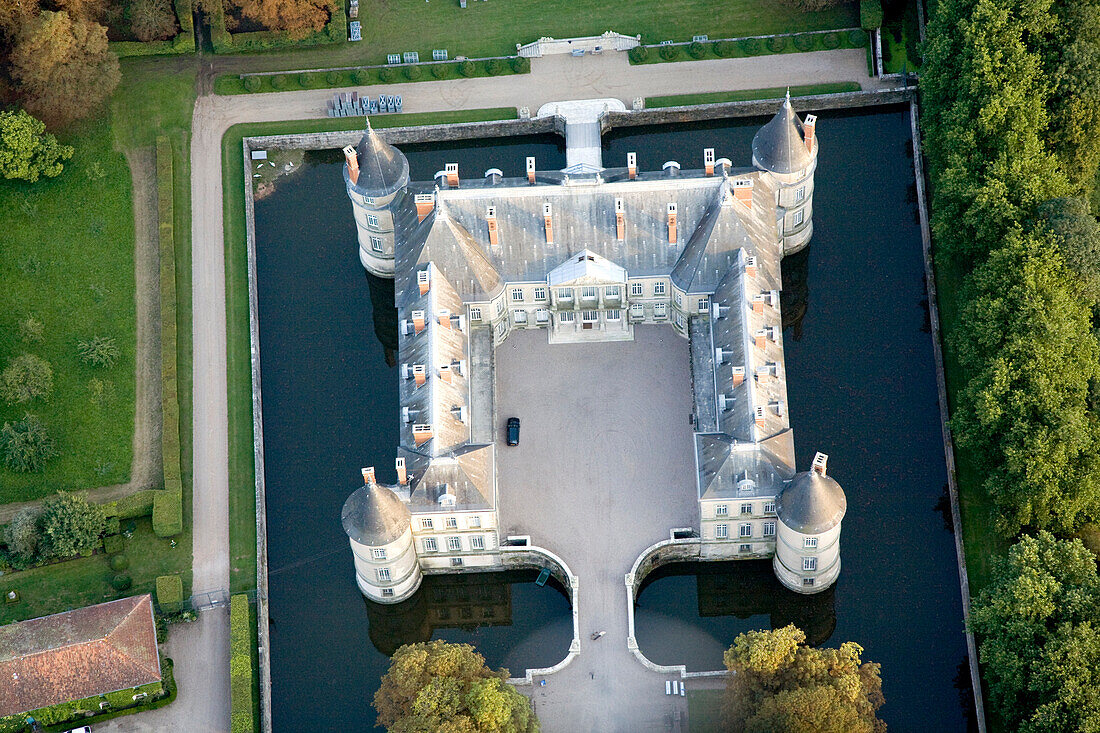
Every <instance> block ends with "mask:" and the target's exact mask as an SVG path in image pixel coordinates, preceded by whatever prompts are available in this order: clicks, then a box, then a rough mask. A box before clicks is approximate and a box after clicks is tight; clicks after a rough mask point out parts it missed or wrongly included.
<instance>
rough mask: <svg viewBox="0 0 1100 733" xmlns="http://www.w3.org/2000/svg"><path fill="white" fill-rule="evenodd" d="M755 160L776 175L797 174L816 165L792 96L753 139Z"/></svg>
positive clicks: (788, 97) (788, 96) (788, 95)
mask: <svg viewBox="0 0 1100 733" xmlns="http://www.w3.org/2000/svg"><path fill="white" fill-rule="evenodd" d="M752 157H753V159H754V160H755V161H756V162H757V163H758V164H759V165H760V166H761V167H762V168H766V169H768V170H770V171H772V172H774V173H794V172H795V171H799V170H802V169H803V168H805V167H806V166H808V165H809V164H810V163H812V162H813V155H812V154H811V153H810V151H809V150H807V149H806V142H805V140H804V139H803V137H802V121H801V120H799V119H798V115H797V114H795V111H794V108H793V107H791V95H790V92H788V93H787V99H786V100H785V101H784V102H783V104H782V106H780V108H779V111H778V112H777V113H776V114H775V117H773V118H772V119H771V120H770V121H769V122H768V123H767V124H766V125H764V126H763V127H761V128H760V130H759V131H758V132H757V133H756V135H755V136H754V137H753V139H752Z"/></svg>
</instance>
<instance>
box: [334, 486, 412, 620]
mask: <svg viewBox="0 0 1100 733" xmlns="http://www.w3.org/2000/svg"><path fill="white" fill-rule="evenodd" d="M363 482H364V485H363V486H360V487H359V488H358V489H356V491H355V492H354V493H353V494H352V495H351V496H349V497H348V499H347V501H345V502H344V510H343V512H342V515H341V518H342V520H343V524H344V531H345V532H347V533H348V539H349V540H350V541H351V551H352V554H353V555H354V558H355V582H356V583H357V584H358V585H359V590H360V591H362V593H363V595H364V596H366V597H367V598H368V599H370V600H372V601H376V602H378V603H398V602H400V601H403V600H405V599H406V598H408V597H409V596H411V595H412V594H413V593H415V592H416V589H417V588H419V587H420V581H421V580H422V578H423V576H422V575H421V574H420V564H419V563H418V562H417V559H416V549H415V548H414V547H413V538H412V517H411V515H410V514H409V508H408V507H407V506H406V505H405V503H404V502H403V501H401V499H399V498H398V497H397V494H395V493H393V491H392V490H390V489H388V488H387V487H385V486H382V485H380V484H378V483H377V482H376V481H375V480H374V468H364V469H363Z"/></svg>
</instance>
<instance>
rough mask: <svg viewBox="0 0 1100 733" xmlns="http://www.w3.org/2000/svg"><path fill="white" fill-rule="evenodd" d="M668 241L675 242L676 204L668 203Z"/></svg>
mask: <svg viewBox="0 0 1100 733" xmlns="http://www.w3.org/2000/svg"><path fill="white" fill-rule="evenodd" d="M668 243H669V244H676V204H675V203H672V202H669V205H668Z"/></svg>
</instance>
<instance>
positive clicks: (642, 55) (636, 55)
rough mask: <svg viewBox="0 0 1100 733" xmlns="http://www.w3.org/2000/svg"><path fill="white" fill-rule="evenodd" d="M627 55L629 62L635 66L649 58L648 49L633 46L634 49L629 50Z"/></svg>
mask: <svg viewBox="0 0 1100 733" xmlns="http://www.w3.org/2000/svg"><path fill="white" fill-rule="evenodd" d="M627 55H628V56H629V57H630V60H631V61H633V62H634V63H636V64H640V63H642V62H643V61H645V60H646V59H648V58H649V47H648V46H635V47H634V48H632V49H630V52H629V53H628V54H627Z"/></svg>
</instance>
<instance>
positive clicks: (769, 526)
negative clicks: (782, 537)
mask: <svg viewBox="0 0 1100 733" xmlns="http://www.w3.org/2000/svg"><path fill="white" fill-rule="evenodd" d="M764 536H765V537H775V522H764Z"/></svg>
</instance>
